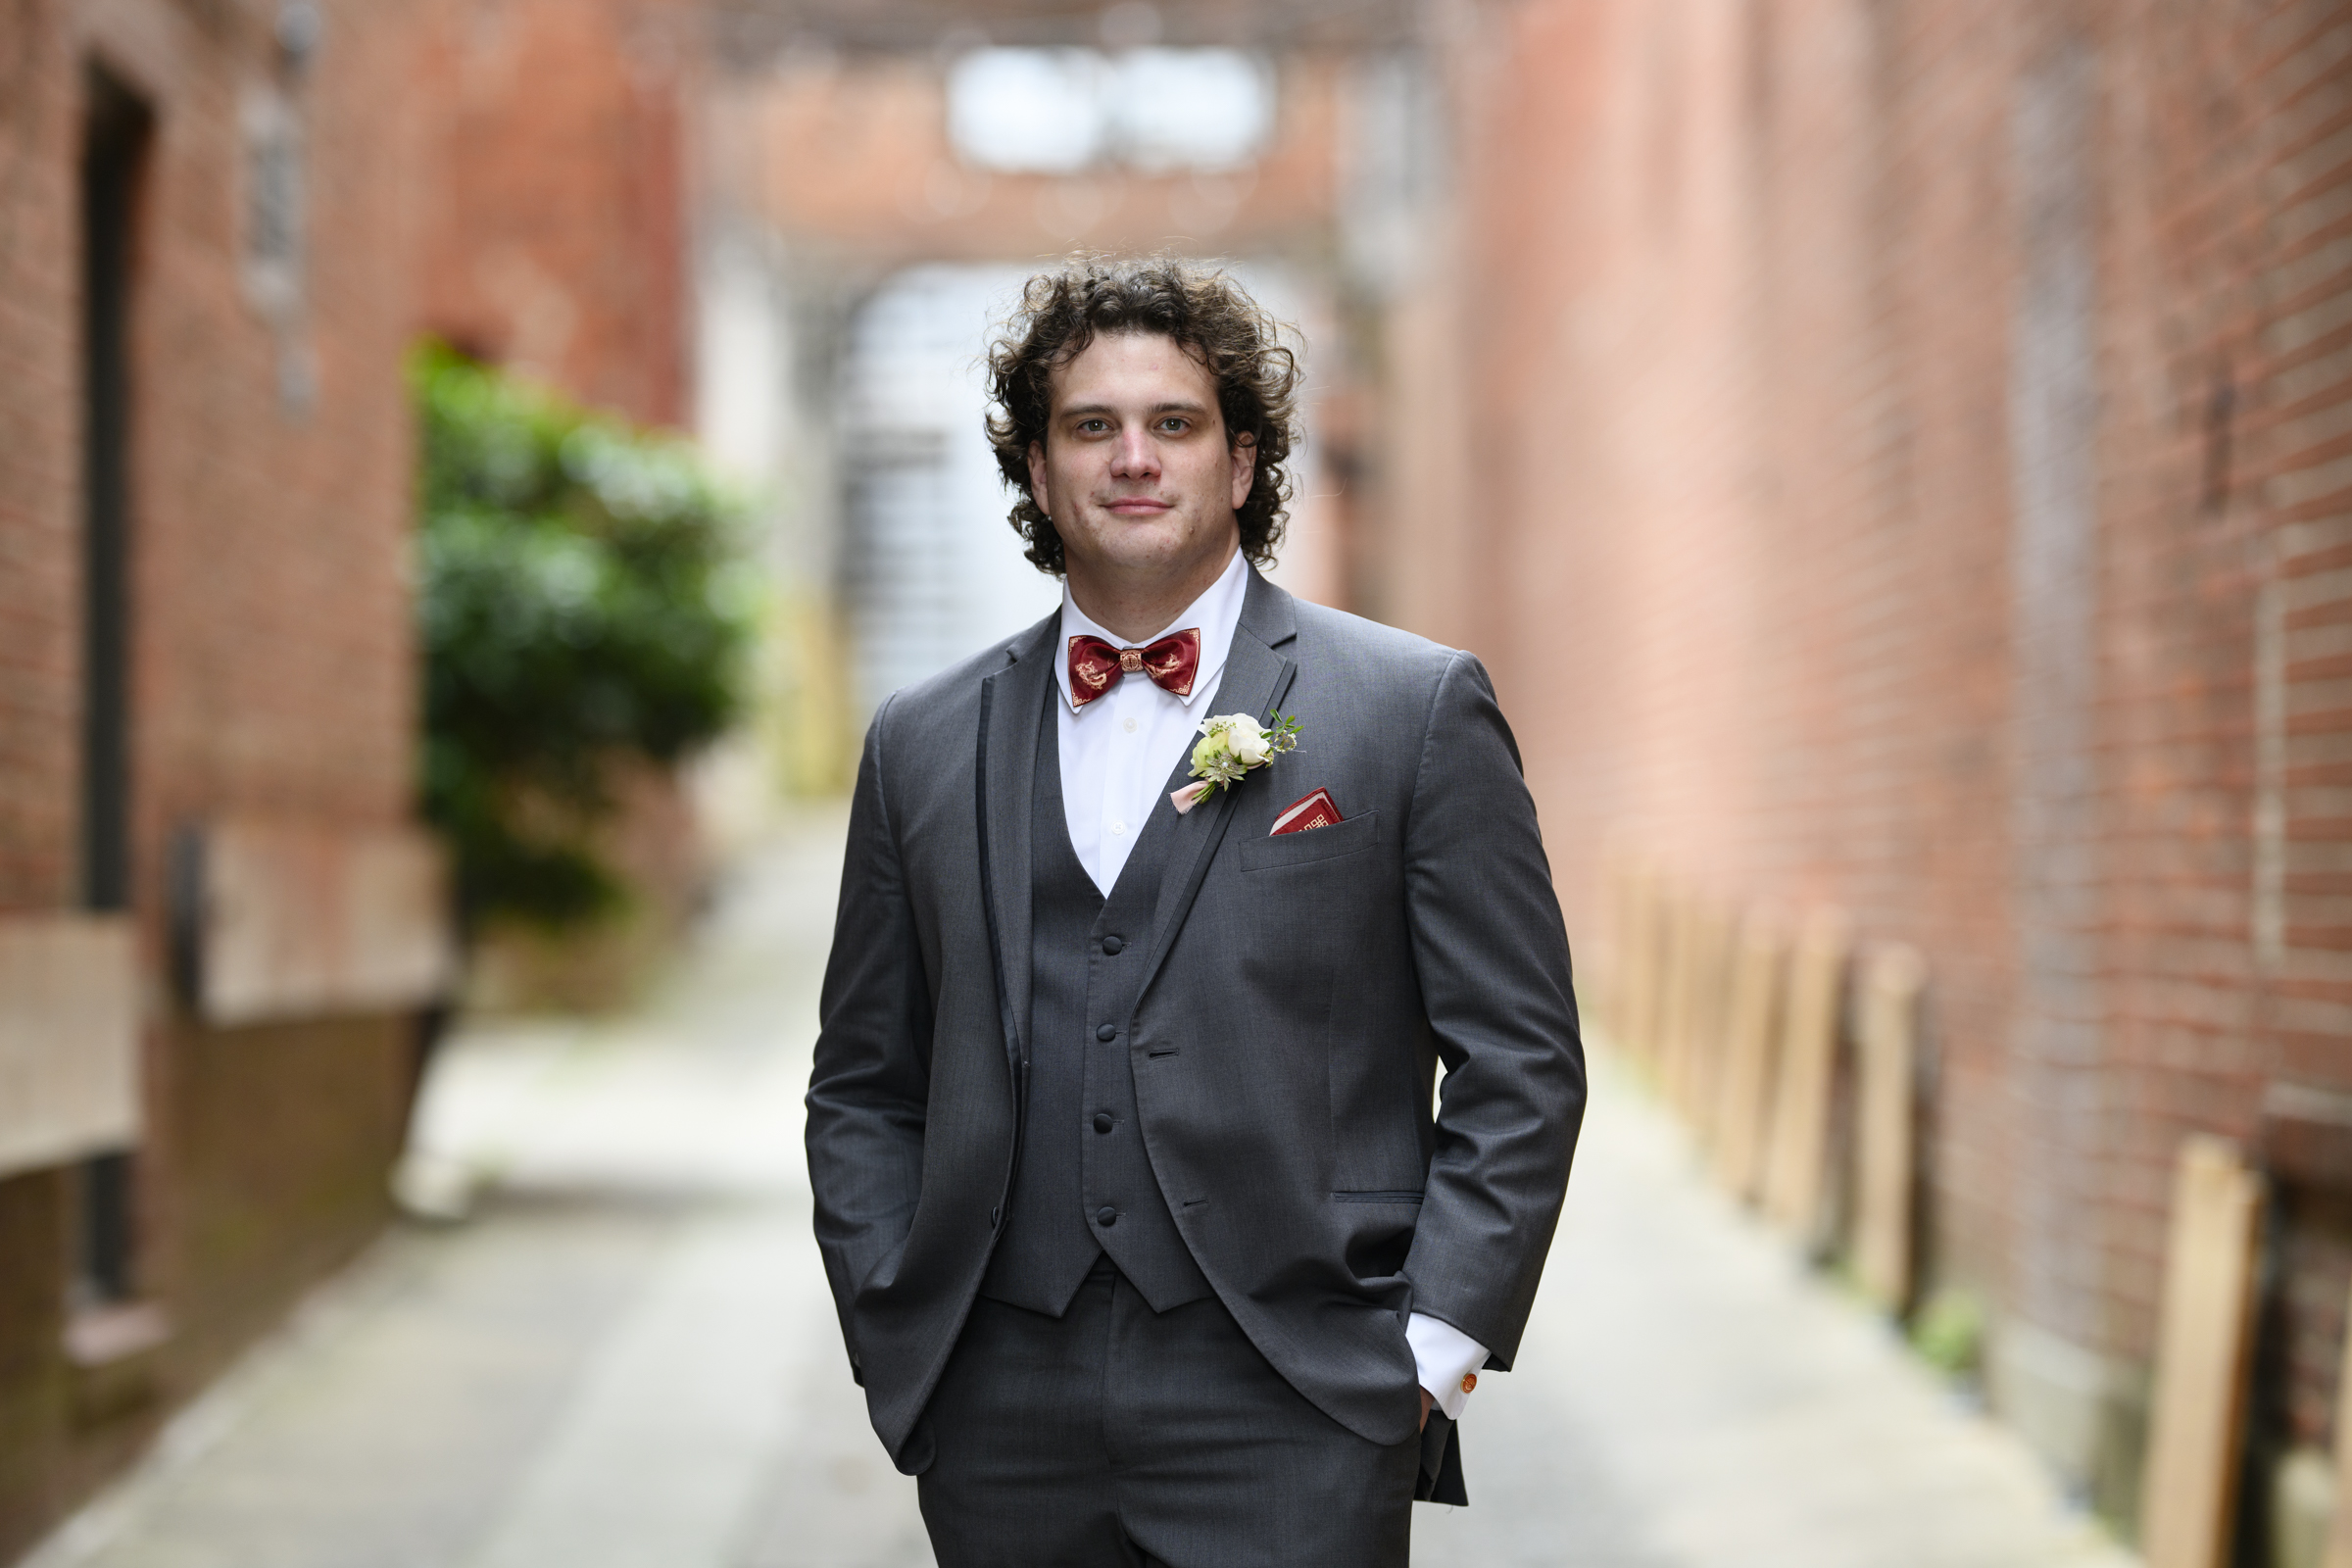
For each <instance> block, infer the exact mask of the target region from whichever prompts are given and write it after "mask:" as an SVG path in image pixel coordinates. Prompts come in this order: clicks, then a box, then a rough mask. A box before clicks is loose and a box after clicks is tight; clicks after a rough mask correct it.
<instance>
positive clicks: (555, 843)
mask: <svg viewBox="0 0 2352 1568" xmlns="http://www.w3.org/2000/svg"><path fill="white" fill-rule="evenodd" d="M411 385H412V388H413V392H414V395H415V399H416V404H417V422H418V426H419V433H420V449H421V450H420V454H419V457H420V463H421V471H420V473H419V476H418V485H417V496H418V506H419V509H420V513H421V518H420V530H419V543H418V581H417V602H418V606H419V615H420V617H421V628H420V629H421V640H422V644H423V653H424V660H425V680H424V726H425V739H424V754H423V774H424V776H423V780H422V792H423V801H424V810H425V814H426V815H427V817H428V818H429V819H430V820H431V821H432V822H433V823H434V824H435V825H436V826H437V827H439V828H440V830H441V831H442V832H443V833H444V834H445V835H446V836H447V837H448V839H449V842H450V844H451V846H452V848H453V850H454V853H455V855H456V859H457V871H458V888H459V896H460V899H461V902H462V905H463V907H464V910H465V913H466V917H467V919H468V921H469V923H470V922H471V921H473V920H477V919H479V918H481V917H483V916H511V917H516V918H520V919H524V920H528V921H531V922H533V923H536V924H539V925H543V926H551V927H562V926H566V925H571V924H576V923H578V922H580V921H583V920H587V919H590V918H593V917H595V916H597V915H600V914H603V913H605V912H608V911H609V910H610V909H612V908H613V907H614V906H615V905H616V904H617V903H618V902H620V900H621V899H622V898H623V896H624V891H625V890H624V889H623V888H622V887H621V885H620V883H619V881H618V879H617V878H616V877H615V875H614V874H613V872H612V871H611V869H610V868H608V867H607V866H606V865H605V864H604V863H603V861H602V860H601V859H600V858H598V857H597V855H596V854H595V852H594V850H593V849H592V847H591V845H592V839H593V835H594V831H595V829H596V827H597V825H598V824H599V823H600V822H601V821H602V820H603V819H604V818H605V817H606V816H608V815H609V814H610V812H611V810H612V800H611V797H610V795H609V793H608V791H607V788H606V780H607V774H608V770H609V768H610V767H611V765H612V764H613V762H614V761H615V760H619V759H623V758H629V757H636V758H642V759H645V760H650V761H652V762H656V763H664V764H666V763H671V762H675V761H676V760H678V759H679V758H681V757H682V756H683V755H685V754H686V753H687V752H688V751H690V750H691V749H693V748H694V747H695V746H697V745H698V744H700V743H702V742H705V741H708V740H710V739H711V738H712V737H714V736H716V735H717V734H719V733H720V732H721V731H722V730H724V729H725V728H726V727H727V726H728V724H729V723H730V722H732V721H733V720H734V719H735V718H736V716H737V715H738V713H739V712H740V711H741V709H742V706H743V703H744V699H745V678H746V668H747V658H746V655H747V654H748V651H749V646H750V642H751V636H752V627H753V622H754V618H755V614H756V611H757V587H756V580H755V578H754V577H753V576H752V574H751V572H750V571H749V569H748V568H747V567H746V566H744V565H743V564H741V563H740V561H739V558H738V550H737V545H738V526H739V513H738V510H737V509H736V507H735V506H734V505H733V503H732V502H731V501H730V500H729V498H728V497H727V496H726V495H725V494H724V492H723V491H722V490H721V489H720V488H719V486H718V485H717V484H716V483H714V482H713V480H712V479H711V476H710V474H709V473H708V472H707V470H706V469H705V468H704V467H703V466H702V464H701V462H700V460H699V458H698V457H697V455H696V453H695V451H694V449H693V448H692V447H691V446H689V445H688V444H687V443H685V442H683V441H681V440H678V439H675V438H672V437H668V436H662V435H657V434H652V433H649V432H645V431H640V430H636V429H632V428H631V427H629V426H628V425H626V424H624V423H622V422H621V421H619V420H618V419H615V418H613V417H608V416H603V415H595V414H590V413H588V412H587V411H585V410H582V409H580V408H578V407H576V406H574V405H572V404H570V403H568V402H566V401H565V400H564V399H563V398H561V397H559V396H557V395H556V394H554V393H552V392H549V391H547V390H544V389H542V388H539V387H536V386H532V385H530V384H527V383H525V382H522V381H519V380H516V379H515V378H514V377H512V376H509V375H505V374H502V373H501V372H499V371H497V370H494V369H491V368H486V367H483V366H480V365H477V364H474V363H472V362H471V361H468V360H466V359H464V358H462V357H460V356H459V355H457V354H454V353H452V352H451V351H450V350H448V349H445V348H441V347H439V346H435V345H428V346H427V347H425V348H423V349H420V350H419V351H418V352H417V355H416V356H415V358H414V359H413V361H412V363H411Z"/></svg>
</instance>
